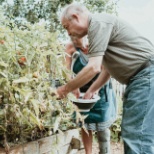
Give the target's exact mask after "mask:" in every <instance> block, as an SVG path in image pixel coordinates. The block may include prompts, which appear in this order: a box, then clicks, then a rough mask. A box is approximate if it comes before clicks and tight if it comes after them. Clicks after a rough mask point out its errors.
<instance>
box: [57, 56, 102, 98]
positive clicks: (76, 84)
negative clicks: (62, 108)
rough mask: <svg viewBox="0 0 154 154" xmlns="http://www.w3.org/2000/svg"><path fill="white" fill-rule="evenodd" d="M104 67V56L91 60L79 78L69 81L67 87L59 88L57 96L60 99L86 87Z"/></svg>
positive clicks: (78, 75) (79, 74)
mask: <svg viewBox="0 0 154 154" xmlns="http://www.w3.org/2000/svg"><path fill="white" fill-rule="evenodd" d="M101 66H102V56H97V57H91V58H89V62H88V64H87V65H86V66H85V67H84V68H83V69H82V70H81V71H80V72H79V73H78V74H77V76H76V77H75V78H74V79H72V80H71V81H69V82H68V83H67V84H66V85H64V86H61V87H58V89H57V94H58V96H59V97H60V98H63V97H66V95H67V94H68V93H69V92H71V91H73V90H75V89H77V88H80V87H82V86H83V85H85V84H86V83H88V82H89V81H90V80H91V79H93V78H94V77H95V76H96V74H98V73H100V72H101Z"/></svg>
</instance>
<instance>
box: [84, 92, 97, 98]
mask: <svg viewBox="0 0 154 154" xmlns="http://www.w3.org/2000/svg"><path fill="white" fill-rule="evenodd" d="M94 94H95V93H92V92H88V91H87V92H86V93H85V95H84V96H83V98H84V99H92V98H93V96H94Z"/></svg>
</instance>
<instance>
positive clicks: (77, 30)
mask: <svg viewBox="0 0 154 154" xmlns="http://www.w3.org/2000/svg"><path fill="white" fill-rule="evenodd" d="M62 25H63V27H64V29H66V30H67V33H68V35H69V36H71V37H76V38H81V37H83V36H84V35H86V33H87V32H86V30H85V28H84V26H85V25H84V22H82V20H81V19H80V18H73V17H72V18H71V19H66V18H64V19H63V20H62Z"/></svg>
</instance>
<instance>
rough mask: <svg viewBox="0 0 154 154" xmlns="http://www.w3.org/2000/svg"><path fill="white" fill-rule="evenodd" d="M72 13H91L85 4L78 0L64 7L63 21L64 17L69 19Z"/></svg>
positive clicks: (61, 17)
mask: <svg viewBox="0 0 154 154" xmlns="http://www.w3.org/2000/svg"><path fill="white" fill-rule="evenodd" d="M71 13H76V14H81V13H89V10H88V9H87V8H86V7H85V6H83V4H80V3H77V2H74V3H71V4H69V5H67V6H66V7H64V8H63V10H62V13H61V15H60V21H62V19H69V18H70V16H71Z"/></svg>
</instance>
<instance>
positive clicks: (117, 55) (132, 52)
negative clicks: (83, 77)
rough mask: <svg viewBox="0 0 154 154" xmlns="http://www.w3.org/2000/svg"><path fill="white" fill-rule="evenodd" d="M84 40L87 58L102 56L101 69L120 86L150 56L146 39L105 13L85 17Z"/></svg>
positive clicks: (152, 48) (151, 51) (153, 49)
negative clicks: (85, 33)
mask: <svg viewBox="0 0 154 154" xmlns="http://www.w3.org/2000/svg"><path fill="white" fill-rule="evenodd" d="M88 39H89V53H88V57H95V56H103V65H104V66H105V68H106V69H107V70H108V72H109V73H110V75H111V76H112V77H113V78H115V79H116V80H118V81H119V82H120V83H123V84H127V83H128V82H129V79H130V78H131V77H132V76H133V75H134V74H135V73H136V71H137V70H138V69H139V68H140V67H141V65H142V64H143V63H145V62H146V61H147V60H148V59H149V58H150V57H152V56H154V45H153V44H152V43H151V42H150V41H149V40H147V39H146V38H144V37H143V36H141V35H140V34H139V33H138V32H137V31H136V30H135V29H134V28H133V27H132V26H131V25H129V24H128V23H127V22H125V21H123V20H121V19H119V18H118V17H115V16H112V15H109V14H106V13H100V14H91V15H90V16H89V28H88Z"/></svg>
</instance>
